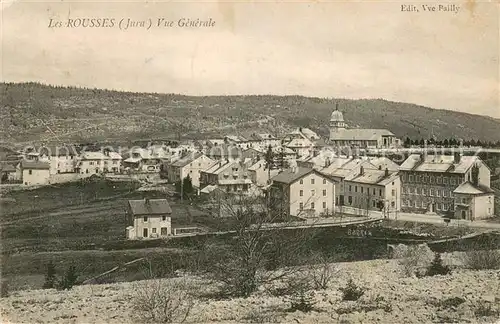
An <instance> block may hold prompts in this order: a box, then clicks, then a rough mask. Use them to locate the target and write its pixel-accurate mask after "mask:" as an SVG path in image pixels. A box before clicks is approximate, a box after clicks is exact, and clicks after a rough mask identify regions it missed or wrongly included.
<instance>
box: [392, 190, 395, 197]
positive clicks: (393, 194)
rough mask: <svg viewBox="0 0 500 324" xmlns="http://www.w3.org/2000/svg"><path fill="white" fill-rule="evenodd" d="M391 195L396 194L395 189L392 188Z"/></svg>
mask: <svg viewBox="0 0 500 324" xmlns="http://www.w3.org/2000/svg"><path fill="white" fill-rule="evenodd" d="M392 196H393V197H394V196H396V189H392Z"/></svg>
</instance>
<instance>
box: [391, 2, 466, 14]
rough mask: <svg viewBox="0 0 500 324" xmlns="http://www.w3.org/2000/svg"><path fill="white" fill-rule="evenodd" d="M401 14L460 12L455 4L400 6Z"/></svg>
mask: <svg viewBox="0 0 500 324" xmlns="http://www.w3.org/2000/svg"><path fill="white" fill-rule="evenodd" d="M400 8H401V11H402V12H449V13H455V14H457V13H458V12H459V11H460V9H461V8H460V6H459V5H457V4H438V5H434V4H421V5H415V4H402V5H400Z"/></svg>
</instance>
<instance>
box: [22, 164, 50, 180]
mask: <svg viewBox="0 0 500 324" xmlns="http://www.w3.org/2000/svg"><path fill="white" fill-rule="evenodd" d="M21 171H22V181H23V184H24V185H25V186H36V185H47V184H49V182H50V164H49V163H48V162H41V161H26V160H23V161H21Z"/></svg>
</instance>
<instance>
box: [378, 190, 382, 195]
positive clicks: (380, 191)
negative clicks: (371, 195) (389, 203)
mask: <svg viewBox="0 0 500 324" xmlns="http://www.w3.org/2000/svg"><path fill="white" fill-rule="evenodd" d="M378 194H379V196H380V197H382V189H380V190H379V191H378Z"/></svg>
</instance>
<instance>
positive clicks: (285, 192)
mask: <svg viewBox="0 0 500 324" xmlns="http://www.w3.org/2000/svg"><path fill="white" fill-rule="evenodd" d="M271 181H272V185H271V188H270V195H271V201H272V202H273V206H272V207H273V208H275V209H276V210H278V212H279V213H282V214H285V215H292V216H299V217H318V216H320V215H329V214H331V213H332V212H333V210H334V209H335V181H334V180H332V178H330V177H328V176H326V175H324V174H322V173H320V172H318V171H317V170H314V169H312V168H301V167H296V166H293V167H292V168H290V169H287V170H285V171H283V172H282V173H280V174H278V175H277V176H275V177H273V178H272V179H271Z"/></svg>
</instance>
